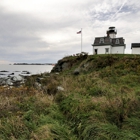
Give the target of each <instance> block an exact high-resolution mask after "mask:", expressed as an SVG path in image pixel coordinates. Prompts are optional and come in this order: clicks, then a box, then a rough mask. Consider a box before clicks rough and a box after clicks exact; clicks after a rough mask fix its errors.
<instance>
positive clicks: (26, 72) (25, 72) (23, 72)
mask: <svg viewBox="0 0 140 140" xmlns="http://www.w3.org/2000/svg"><path fill="white" fill-rule="evenodd" d="M21 74H31V73H30V72H29V71H22V73H21Z"/></svg>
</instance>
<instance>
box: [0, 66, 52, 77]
mask: <svg viewBox="0 0 140 140" xmlns="http://www.w3.org/2000/svg"><path fill="white" fill-rule="evenodd" d="M53 67H54V66H53V65H8V64H0V77H7V76H9V75H12V76H18V75H23V76H31V75H35V74H41V73H49V72H51V70H52V68H53Z"/></svg>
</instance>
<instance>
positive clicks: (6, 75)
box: [0, 70, 32, 87]
mask: <svg viewBox="0 0 140 140" xmlns="http://www.w3.org/2000/svg"><path fill="white" fill-rule="evenodd" d="M31 75H32V74H31V73H30V72H29V71H21V72H20V71H14V72H11V73H10V72H9V71H6V70H2V71H0V86H4V87H7V86H10V87H13V86H14V87H19V86H21V85H23V84H24V83H25V81H26V77H28V76H31Z"/></svg>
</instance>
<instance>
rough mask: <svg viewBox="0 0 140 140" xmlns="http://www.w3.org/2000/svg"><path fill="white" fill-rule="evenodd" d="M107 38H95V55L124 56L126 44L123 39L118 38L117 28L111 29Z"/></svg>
mask: <svg viewBox="0 0 140 140" xmlns="http://www.w3.org/2000/svg"><path fill="white" fill-rule="evenodd" d="M106 33H107V36H104V37H95V40H94V43H93V44H92V46H93V54H124V51H125V46H126V45H125V44H124V39H123V37H117V38H116V34H117V30H116V29H115V27H109V29H108V30H107V32H106Z"/></svg>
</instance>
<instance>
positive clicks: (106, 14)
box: [0, 0, 140, 63]
mask: <svg viewBox="0 0 140 140" xmlns="http://www.w3.org/2000/svg"><path fill="white" fill-rule="evenodd" d="M139 9H140V1H139V0H133V1H132V0H131V1H130V0H112V1H111V0H0V63H14V62H27V63H35V62H39V63H47V62H53V63H56V62H57V61H58V60H59V59H61V58H63V57H65V56H67V55H72V54H76V53H79V52H80V51H81V35H80V34H77V32H78V31H80V30H81V28H82V33H83V47H82V51H84V52H88V53H89V54H92V46H91V44H92V43H93V42H94V38H95V37H101V36H106V30H107V29H108V27H110V26H115V27H116V28H117V37H123V38H124V39H125V43H126V51H125V53H131V43H140V10H139Z"/></svg>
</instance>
